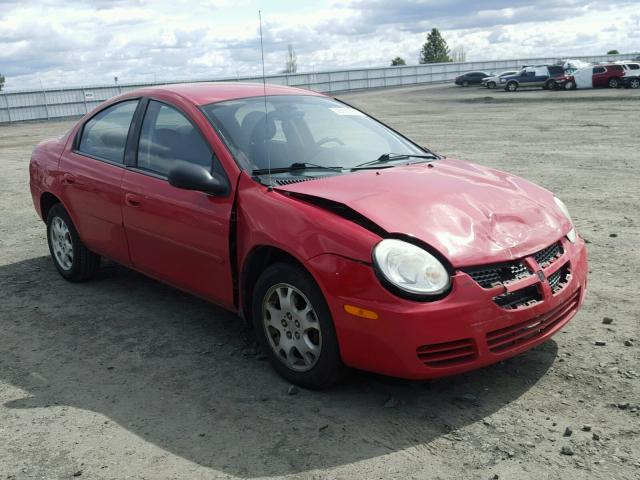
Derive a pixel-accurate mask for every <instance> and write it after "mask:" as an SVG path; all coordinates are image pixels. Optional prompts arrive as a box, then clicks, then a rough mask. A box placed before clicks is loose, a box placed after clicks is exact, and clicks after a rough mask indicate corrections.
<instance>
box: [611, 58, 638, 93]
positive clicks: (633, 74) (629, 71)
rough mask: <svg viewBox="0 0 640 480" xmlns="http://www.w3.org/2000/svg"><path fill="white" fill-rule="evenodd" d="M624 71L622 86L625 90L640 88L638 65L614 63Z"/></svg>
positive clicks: (625, 62)
mask: <svg viewBox="0 0 640 480" xmlns="http://www.w3.org/2000/svg"><path fill="white" fill-rule="evenodd" d="M616 63H618V64H619V65H620V66H621V67H622V68H623V69H624V76H623V77H622V84H623V85H624V86H625V87H627V88H639V87H640V63H636V62H629V61H624V62H616Z"/></svg>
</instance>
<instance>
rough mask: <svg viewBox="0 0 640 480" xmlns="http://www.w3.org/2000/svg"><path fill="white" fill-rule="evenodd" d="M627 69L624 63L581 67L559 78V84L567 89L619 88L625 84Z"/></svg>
mask: <svg viewBox="0 0 640 480" xmlns="http://www.w3.org/2000/svg"><path fill="white" fill-rule="evenodd" d="M624 74H625V70H624V68H623V67H622V65H618V64H608V65H593V66H589V67H585V68H581V69H578V70H576V71H575V72H573V73H572V74H571V75H565V76H564V77H562V78H561V79H558V80H557V82H556V83H557V85H558V86H560V87H562V88H564V89H566V90H574V89H576V88H605V87H609V88H618V87H620V86H622V85H623V84H624V81H623V77H624Z"/></svg>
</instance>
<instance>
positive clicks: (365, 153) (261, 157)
mask: <svg viewBox="0 0 640 480" xmlns="http://www.w3.org/2000/svg"><path fill="white" fill-rule="evenodd" d="M202 109H203V111H204V113H205V114H206V115H207V117H208V118H209V120H210V121H211V123H212V124H213V126H214V127H215V128H216V129H217V130H218V131H219V132H220V134H221V135H222V137H223V138H224V141H225V142H226V144H227V145H228V147H229V149H230V150H231V152H232V153H233V155H234V157H235V159H236V161H237V162H238V164H239V165H240V166H241V167H242V168H244V169H245V170H248V171H250V172H253V171H260V170H265V169H267V168H269V167H270V168H271V169H277V168H287V167H290V166H291V165H293V164H302V163H304V164H307V165H310V164H313V165H315V168H323V167H331V168H337V167H340V168H344V169H349V168H353V167H355V166H358V165H361V164H363V163H365V162H370V161H372V160H376V159H378V158H379V157H380V156H381V155H384V154H389V153H392V154H394V155H395V154H399V155H424V154H425V151H424V150H422V149H421V148H419V147H418V146H416V145H414V144H413V143H411V142H410V141H408V140H406V139H405V138H403V137H402V136H400V135H398V134H397V133H394V132H393V131H391V130H390V129H388V128H387V127H385V126H384V125H382V124H380V123H379V122H377V121H375V120H373V119H372V118H370V117H367V116H366V115H364V114H363V113H361V112H359V111H358V110H355V109H353V108H351V107H349V106H347V105H345V104H343V103H340V102H337V101H335V100H331V99H328V98H325V97H315V96H304V95H295V96H294V95H281V96H275V95H274V96H268V97H266V111H267V114H266V115H265V98H264V97H252V98H244V99H240V100H230V101H226V102H219V103H213V104H210V105H206V106H204V107H202ZM407 161H409V160H407ZM309 168H312V166H310V167H309Z"/></svg>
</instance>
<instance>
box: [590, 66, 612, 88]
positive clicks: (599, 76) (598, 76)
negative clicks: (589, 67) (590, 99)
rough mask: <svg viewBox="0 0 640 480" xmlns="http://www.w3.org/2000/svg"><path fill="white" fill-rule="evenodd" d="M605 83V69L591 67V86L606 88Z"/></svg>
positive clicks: (606, 80)
mask: <svg viewBox="0 0 640 480" xmlns="http://www.w3.org/2000/svg"><path fill="white" fill-rule="evenodd" d="M607 83H608V79H607V69H606V68H605V67H593V86H594V87H606V86H607Z"/></svg>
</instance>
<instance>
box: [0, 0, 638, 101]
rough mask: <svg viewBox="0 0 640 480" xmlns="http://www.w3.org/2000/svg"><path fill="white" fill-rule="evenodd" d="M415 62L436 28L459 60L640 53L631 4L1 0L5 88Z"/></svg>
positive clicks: (560, 0)
mask: <svg viewBox="0 0 640 480" xmlns="http://www.w3.org/2000/svg"><path fill="white" fill-rule="evenodd" d="M258 9H261V10H262V14H263V32H264V44H265V59H266V72H267V74H270V73H278V72H279V71H281V70H282V69H283V68H284V66H285V60H286V51H287V44H289V43H291V44H292V45H293V46H294V48H295V51H296V53H297V55H298V71H299V72H303V71H314V70H315V71H319V70H327V69H334V68H350V67H360V66H379V65H388V63H389V61H390V59H391V58H393V57H395V56H397V55H400V56H402V57H404V58H405V60H406V61H407V63H408V64H415V63H417V62H418V55H419V51H420V47H421V45H422V43H423V42H424V39H425V35H426V33H427V32H428V31H429V30H430V29H431V28H433V27H436V28H438V29H440V30H441V31H442V33H443V35H444V37H445V39H446V40H447V42H448V44H449V46H450V47H452V48H453V47H458V46H463V47H464V49H465V50H466V52H467V60H484V59H501V58H502V59H506V58H518V57H520V58H525V57H536V56H541V57H542V56H572V55H594V54H605V53H606V52H607V50H610V49H614V48H615V49H618V50H620V52H624V53H626V52H633V51H639V50H640V2H638V0H635V1H611V2H609V1H583V0H538V1H533V0H487V1H475V0H474V1H469V0H464V1H463V0H348V1H331V0H327V1H315V0H297V1H284V0H273V1H266V0H262V1H259V0H203V1H199V2H195V1H194V2H189V1H182V0H166V1H165V0H148V1H147V0H128V1H123V0H97V1H80V0H75V1H74V0H66V1H55V0H33V1H31V0H0V73H1V74H3V75H5V77H6V88H7V89H12V90H13V89H22V88H33V87H40V84H41V83H42V84H43V85H44V86H59V85H82V84H105V83H113V77H114V76H118V78H119V80H120V82H121V83H126V82H136V81H153V80H157V81H166V80H172V79H188V78H194V79H196V78H197V79H201V78H219V77H225V76H237V75H239V76H243V75H254V74H258V73H259V72H260V50H259V38H258V13H257V11H258Z"/></svg>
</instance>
